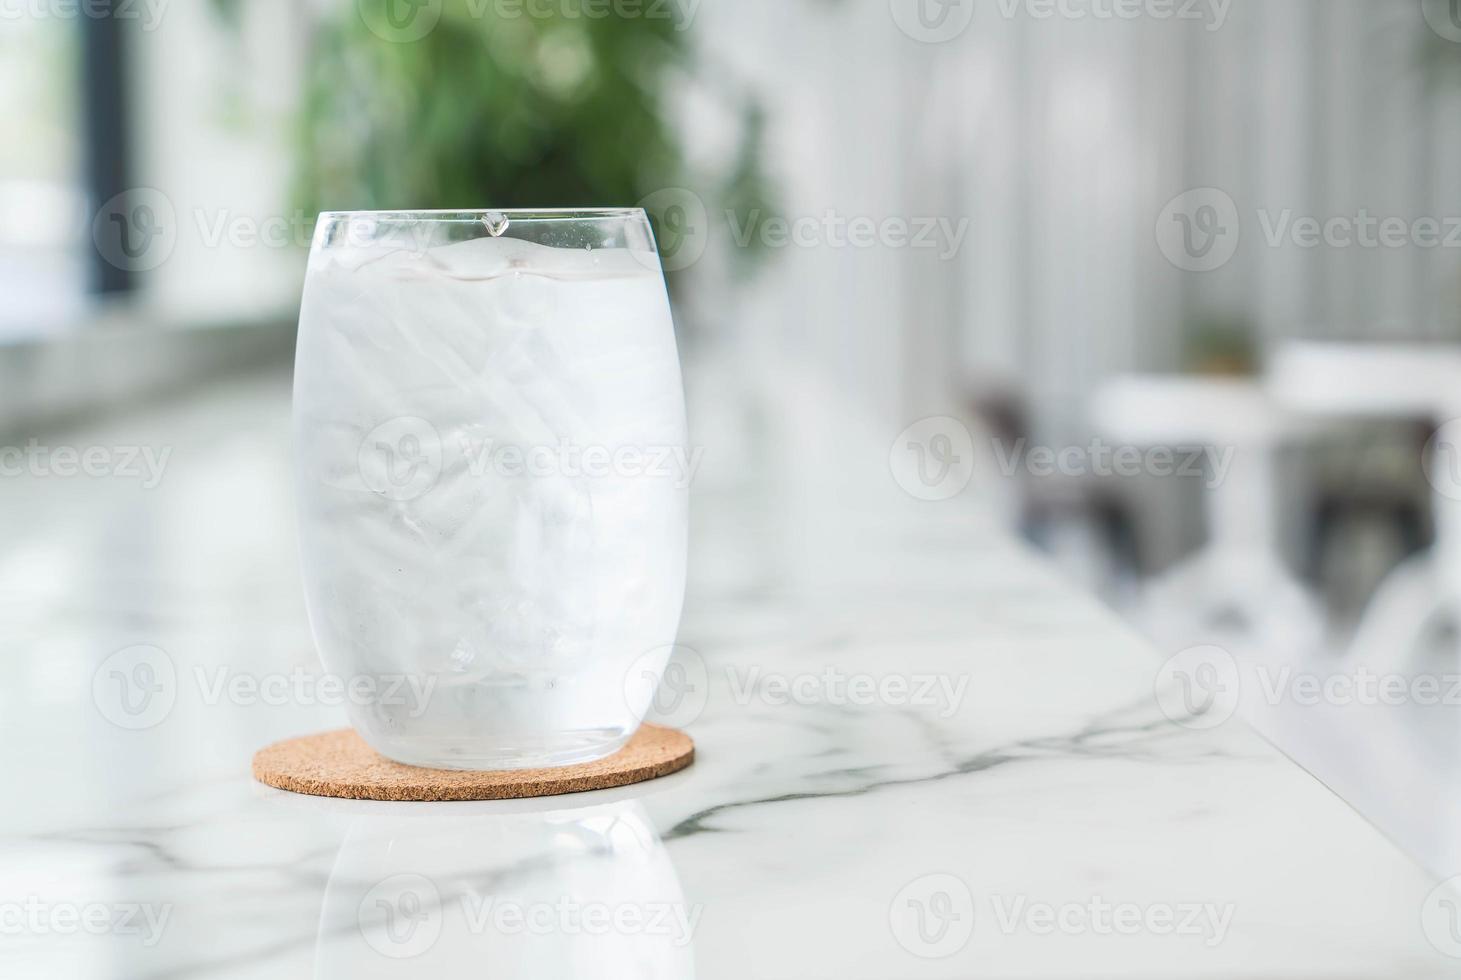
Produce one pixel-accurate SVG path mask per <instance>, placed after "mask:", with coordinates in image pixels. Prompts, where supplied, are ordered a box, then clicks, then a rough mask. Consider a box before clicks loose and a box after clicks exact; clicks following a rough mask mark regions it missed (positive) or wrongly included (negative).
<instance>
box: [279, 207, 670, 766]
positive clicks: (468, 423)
mask: <svg viewBox="0 0 1461 980" xmlns="http://www.w3.org/2000/svg"><path fill="white" fill-rule="evenodd" d="M294 441H295V472H296V477H297V496H298V503H299V530H300V546H301V552H302V559H303V568H304V581H305V591H306V600H307V604H308V609H309V616H310V623H311V626H312V629H313V632H314V638H315V643H316V645H317V647H318V648H319V652H320V655H321V657H322V659H323V661H324V663H325V667H326V669H327V671H328V675H329V679H330V681H331V683H332V684H334V685H335V687H336V689H337V690H338V691H339V692H340V693H341V697H342V700H343V701H344V703H345V704H346V705H347V707H348V711H349V714H350V718H351V722H352V724H353V725H354V726H355V728H356V729H357V730H358V731H359V732H360V734H361V735H362V736H363V737H364V738H365V739H366V741H367V742H369V743H370V745H371V746H372V747H374V748H375V749H376V751H378V752H380V753H381V754H383V755H385V756H387V757H389V758H392V759H395V760H397V761H400V762H405V763H408V764H411V765H418V766H428V767H433V768H442V769H514V768H533V767H540V766H559V765H569V764H572V763H576V762H583V761H588V760H592V759H597V758H601V757H603V756H606V755H609V754H611V753H613V752H615V751H617V750H618V749H619V748H620V747H621V746H623V744H624V743H625V742H626V741H627V740H628V739H629V737H630V736H631V735H632V734H633V733H634V731H635V729H636V728H637V727H638V726H639V723H640V721H641V719H642V718H643V715H644V712H645V710H646V709H647V707H648V705H649V701H650V696H651V695H652V693H653V686H654V684H655V683H657V682H658V679H659V677H660V676H661V674H662V672H663V669H664V664H665V661H666V659H667V658H668V656H669V652H670V647H671V645H672V644H673V642H674V638H675V631H676V629H677V627H678V623H679V616H680V606H681V601H682V598H683V595H684V584H685V547H686V530H687V505H688V492H689V482H690V478H691V476H692V475H693V473H692V472H691V469H692V467H691V465H690V463H691V457H690V455H689V453H688V451H687V445H686V429H685V408H684V395H683V390H682V387H681V380H680V366H679V360H678V356H677V353H676V348H675V338H674V328H673V324H672V322H671V319H670V309H669V303H668V299H667V297H666V294H665V285H664V276H663V273H662V271H661V269H660V263H659V257H658V255H657V253H656V251H655V245H654V238H653V234H652V232H651V230H650V227H649V223H648V221H647V219H646V217H645V215H644V212H643V211H641V210H639V209H613V210H591V211H451V212H436V211H433V212H329V213H325V214H322V215H321V216H320V219H319V224H318V226H317V228H316V232H315V238H314V244H313V247H312V249H311V252H310V259H309V271H308V275H307V278H306V283H305V290H304V302H303V307H302V310H301V313H300V323H299V342H298V352H297V358H296V363H295V376H294ZM646 681H647V686H646Z"/></svg>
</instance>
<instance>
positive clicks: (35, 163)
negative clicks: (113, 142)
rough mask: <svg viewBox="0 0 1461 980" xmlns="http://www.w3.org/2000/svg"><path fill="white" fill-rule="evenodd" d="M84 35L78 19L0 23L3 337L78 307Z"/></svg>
mask: <svg viewBox="0 0 1461 980" xmlns="http://www.w3.org/2000/svg"><path fill="white" fill-rule="evenodd" d="M80 42H81V37H80V31H79V30H78V25H77V23H76V21H75V20H74V19H69V18H65V17H10V18H6V19H5V20H3V21H0V92H4V93H5V103H6V105H5V117H6V118H5V138H4V139H0V296H4V297H5V301H4V302H3V303H0V342H4V341H5V340H8V339H11V338H13V337H15V336H18V335H20V334H33V333H35V332H36V331H37V330H40V329H45V328H48V327H50V328H54V327H55V326H56V325H59V324H61V323H64V322H66V321H68V320H71V319H73V318H74V317H75V316H76V314H77V313H79V312H80V311H81V309H82V308H83V304H84V302H85V292H86V276H87V265H86V263H87V258H86V252H85V250H84V249H83V248H82V243H83V240H84V237H83V236H84V235H85V233H86V230H85V228H84V216H85V213H86V187H85V179H84V175H83V159H84V157H83V145H82V139H83V133H84V132H85V127H84V126H83V125H82V101H81V93H80V91H79V89H80V81H81V71H80V49H81V43H80Z"/></svg>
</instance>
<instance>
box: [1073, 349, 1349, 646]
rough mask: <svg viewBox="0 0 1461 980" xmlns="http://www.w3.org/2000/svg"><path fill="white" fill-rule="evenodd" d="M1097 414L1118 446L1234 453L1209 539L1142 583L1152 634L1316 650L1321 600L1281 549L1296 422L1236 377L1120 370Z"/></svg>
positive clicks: (1213, 500)
mask: <svg viewBox="0 0 1461 980" xmlns="http://www.w3.org/2000/svg"><path fill="white" fill-rule="evenodd" d="M1092 410H1093V417H1094V422H1095V425H1096V426H1097V428H1098V429H1099V430H1100V431H1101V432H1102V433H1103V435H1105V436H1106V437H1107V438H1110V439H1112V440H1114V441H1115V442H1118V443H1121V444H1126V445H1136V446H1143V447H1156V446H1170V447H1174V448H1175V447H1198V446H1205V447H1210V448H1211V449H1213V450H1215V451H1216V453H1217V454H1218V456H1219V457H1221V456H1222V455H1223V454H1224V453H1225V452H1228V451H1231V454H1232V455H1231V461H1230V466H1229V468H1228V470H1227V472H1226V474H1225V475H1224V478H1223V479H1222V480H1219V481H1217V482H1216V484H1215V485H1214V486H1213V487H1212V488H1211V489H1209V490H1207V491H1206V492H1205V493H1204V497H1203V501H1204V506H1205V508H1206V513H1207V518H1208V524H1209V531H1210V536H1209V540H1208V543H1207V544H1206V545H1205V546H1204V547H1203V548H1202V549H1201V550H1200V551H1199V552H1198V553H1197V554H1195V555H1193V556H1192V557H1190V558H1188V559H1186V560H1185V561H1183V562H1181V563H1179V564H1178V565H1177V566H1176V567H1175V568H1173V569H1172V570H1170V571H1168V572H1166V573H1164V574H1163V575H1161V576H1159V577H1158V578H1156V579H1154V580H1153V581H1152V582H1151V583H1150V584H1149V585H1148V586H1147V588H1146V590H1145V592H1146V596H1145V603H1144V604H1145V606H1146V614H1145V617H1144V618H1145V619H1146V621H1147V627H1148V629H1149V630H1150V632H1152V633H1153V634H1154V635H1155V636H1156V637H1157V638H1158V639H1159V640H1160V641H1162V642H1163V643H1165V644H1169V645H1170V646H1172V647H1174V648H1175V647H1182V646H1191V645H1195V644H1200V643H1213V642H1216V643H1221V644H1224V645H1225V646H1232V647H1236V648H1247V649H1251V650H1252V651H1253V652H1254V653H1255V654H1257V655H1258V656H1260V657H1262V658H1264V659H1265V660H1268V661H1273V660H1292V659H1298V658H1301V657H1305V656H1307V655H1308V654H1309V653H1310V652H1311V651H1312V650H1313V649H1314V648H1315V647H1317V646H1318V644H1319V643H1320V641H1321V639H1322V635H1323V619H1322V617H1321V615H1320V611H1319V608H1318V604H1317V603H1316V602H1315V601H1314V598H1313V596H1312V595H1310V593H1309V591H1308V589H1306V588H1305V587H1304V585H1303V584H1302V583H1300V582H1299V581H1298V579H1297V578H1296V577H1295V576H1294V575H1293V574H1292V573H1291V572H1290V571H1289V569H1288V568H1287V567H1286V566H1285V564H1284V562H1283V559H1282V557H1281V555H1280V553H1279V546H1278V529H1277V523H1278V488H1277V486H1276V483H1275V479H1276V478H1275V457H1276V453H1277V451H1278V449H1279V447H1280V446H1282V445H1283V444H1284V443H1285V442H1287V441H1289V440H1291V439H1292V438H1293V437H1295V436H1296V435H1297V434H1298V433H1299V430H1300V426H1299V423H1297V422H1296V420H1295V419H1294V418H1293V417H1292V416H1290V415H1289V414H1288V413H1286V412H1285V411H1283V410H1282V408H1280V407H1279V406H1277V405H1275V404H1274V403H1273V402H1272V401H1271V399H1270V398H1269V397H1268V394H1267V392H1266V391H1265V390H1264V388H1263V386H1262V385H1261V384H1260V383H1258V382H1257V381H1252V380H1247V379H1236V378H1211V377H1198V376H1185V375H1166V376H1157V375H1134V376H1126V377H1121V378H1117V379H1114V380H1112V381H1110V382H1108V383H1107V384H1105V385H1103V386H1102V387H1101V388H1100V389H1099V390H1098V391H1097V393H1096V396H1095V399H1094V401H1093V405H1092Z"/></svg>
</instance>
